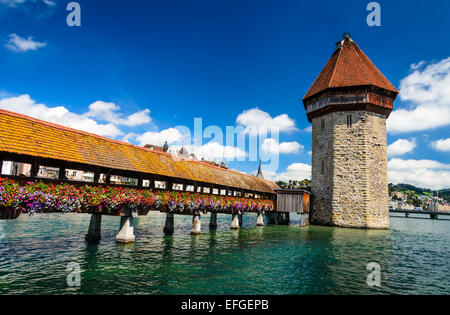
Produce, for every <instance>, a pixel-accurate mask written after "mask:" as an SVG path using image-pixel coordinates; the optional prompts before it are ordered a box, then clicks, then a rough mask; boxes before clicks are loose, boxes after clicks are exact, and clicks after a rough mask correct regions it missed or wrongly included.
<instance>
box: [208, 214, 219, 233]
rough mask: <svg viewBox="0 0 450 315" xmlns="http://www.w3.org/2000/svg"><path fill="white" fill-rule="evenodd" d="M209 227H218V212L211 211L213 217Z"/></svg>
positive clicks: (211, 228) (213, 228)
mask: <svg viewBox="0 0 450 315" xmlns="http://www.w3.org/2000/svg"><path fill="white" fill-rule="evenodd" d="M209 229H210V230H215V229H217V212H211V217H210V219H209Z"/></svg>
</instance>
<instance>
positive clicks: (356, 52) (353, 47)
mask: <svg viewBox="0 0 450 315" xmlns="http://www.w3.org/2000/svg"><path fill="white" fill-rule="evenodd" d="M351 44H352V49H353V51H354V52H355V54H356V57H357V58H358V61H359V64H360V66H361V68H362V70H363V72H364V75H365V76H366V79H367V82H368V83H369V85H373V82H372V81H371V80H370V79H369V75H368V74H367V71H366V68H365V67H364V65H363V62H362V60H361V58H360V57H359V54H358V51H357V50H356V49H355V46H356V47H358V45H356V43H355V42H351ZM358 48H359V47H358ZM359 50H361V49H359Z"/></svg>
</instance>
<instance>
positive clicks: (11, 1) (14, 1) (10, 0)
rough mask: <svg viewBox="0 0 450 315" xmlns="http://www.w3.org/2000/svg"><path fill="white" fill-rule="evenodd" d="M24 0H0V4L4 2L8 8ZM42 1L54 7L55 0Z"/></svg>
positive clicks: (33, 0)
mask: <svg viewBox="0 0 450 315" xmlns="http://www.w3.org/2000/svg"><path fill="white" fill-rule="evenodd" d="M25 2H27V0H0V4H4V5H6V6H8V7H10V8H15V7H16V6H17V5H18V4H22V3H25ZM29 2H36V0H31V1H29ZM42 2H43V3H45V4H46V5H47V6H49V7H54V6H55V5H56V2H54V1H52V0H42Z"/></svg>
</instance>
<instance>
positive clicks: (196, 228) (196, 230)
mask: <svg viewBox="0 0 450 315" xmlns="http://www.w3.org/2000/svg"><path fill="white" fill-rule="evenodd" d="M201 233H202V221H201V220H200V215H197V214H194V216H193V217H192V228H191V235H198V234H201Z"/></svg>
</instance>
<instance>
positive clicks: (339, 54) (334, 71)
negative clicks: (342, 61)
mask: <svg viewBox="0 0 450 315" xmlns="http://www.w3.org/2000/svg"><path fill="white" fill-rule="evenodd" d="M343 48H344V45H342V47H341V48H339V52H338V55H337V56H336V62H335V63H334V68H333V73H332V74H331V76H330V80H328V83H327V86H328V87H329V86H330V83H331V82H332V81H333V77H334V74H335V73H336V68H337V63H338V62H339V57H340V56H341V52H342V49H343Z"/></svg>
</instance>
